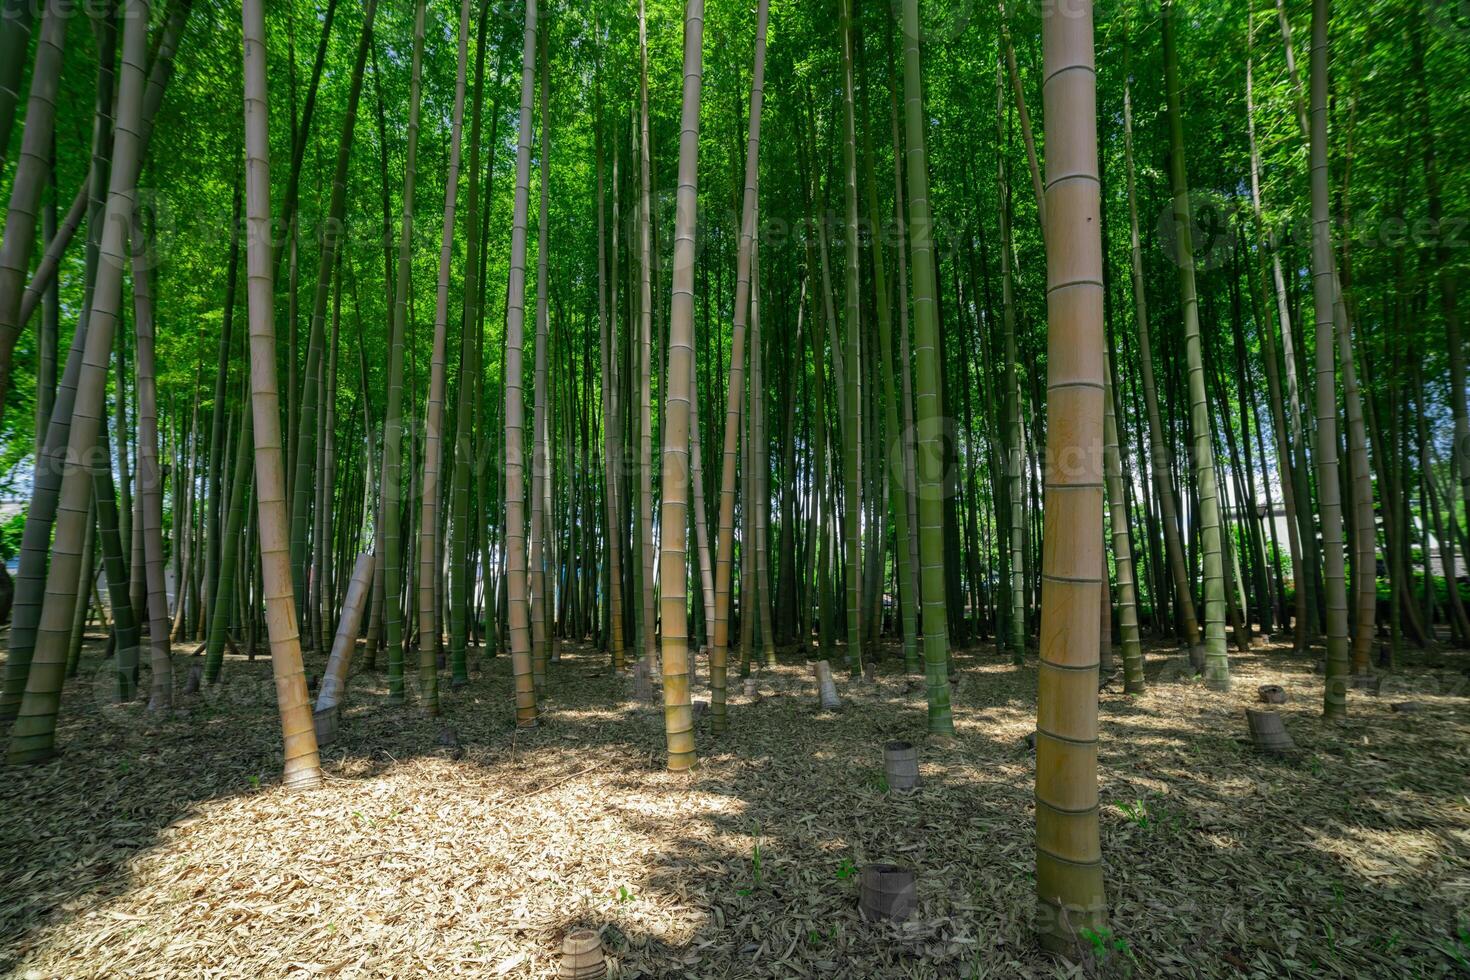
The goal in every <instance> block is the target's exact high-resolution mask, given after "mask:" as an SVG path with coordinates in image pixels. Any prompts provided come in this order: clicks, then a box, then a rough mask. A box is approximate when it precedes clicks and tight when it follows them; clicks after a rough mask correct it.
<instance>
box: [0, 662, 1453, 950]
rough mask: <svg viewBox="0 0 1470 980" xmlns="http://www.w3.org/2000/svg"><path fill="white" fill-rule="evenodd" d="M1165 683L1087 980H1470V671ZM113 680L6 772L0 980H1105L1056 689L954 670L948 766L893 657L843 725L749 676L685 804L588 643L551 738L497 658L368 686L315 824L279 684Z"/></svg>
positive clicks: (1124, 743) (1134, 733)
mask: <svg viewBox="0 0 1470 980" xmlns="http://www.w3.org/2000/svg"><path fill="white" fill-rule="evenodd" d="M179 649H180V651H184V650H185V648H183V647H180V648H179ZM1172 654H1173V651H1172V650H1164V649H1163V648H1159V649H1156V650H1152V651H1150V658H1149V661H1150V666H1151V672H1152V673H1154V674H1155V682H1154V683H1153V684H1152V685H1151V687H1150V689H1149V691H1148V692H1147V693H1146V694H1144V695H1142V696H1139V697H1129V696H1125V695H1123V694H1121V693H1118V691H1117V690H1116V687H1117V686H1118V685H1120V684H1121V681H1120V680H1118V681H1115V682H1114V685H1113V686H1111V687H1109V688H1108V689H1106V690H1104V692H1103V694H1102V719H1103V721H1102V744H1101V760H1100V776H1101V785H1102V799H1103V804H1104V805H1103V810H1102V832H1103V854H1104V859H1105V863H1106V872H1107V879H1108V894H1109V901H1110V904H1111V934H1110V935H1109V936H1108V937H1107V945H1108V947H1109V953H1108V955H1107V956H1106V958H1105V960H1104V961H1103V962H1102V964H1101V966H1100V967H1099V965H1098V964H1096V963H1094V964H1092V965H1090V966H1088V967H1087V968H1086V970H1085V972H1087V973H1089V974H1094V973H1101V974H1102V975H1104V976H1138V977H1152V976H1181V977H1235V976H1251V977H1263V978H1264V977H1270V978H1275V977H1283V976H1312V977H1330V976H1343V977H1367V976H1381V977H1387V976H1395V977H1447V976H1466V975H1467V974H1470V758H1467V750H1470V698H1467V697H1465V696H1464V694H1465V693H1467V692H1466V691H1465V690H1464V685H1462V684H1461V685H1456V684H1454V683H1450V682H1452V681H1453V677H1454V676H1458V677H1461V678H1463V677H1464V674H1463V670H1464V669H1465V668H1466V667H1467V666H1470V658H1467V657H1466V656H1465V655H1464V654H1461V653H1454V652H1449V651H1433V652H1431V653H1429V654H1427V655H1415V656H1413V657H1412V658H1410V663H1409V665H1408V666H1407V667H1406V668H1405V669H1404V670H1403V672H1402V673H1400V674H1398V675H1395V676H1392V677H1390V678H1387V679H1386V680H1385V681H1384V684H1383V692H1382V694H1381V695H1380V696H1378V697H1373V696H1370V695H1368V694H1366V693H1362V692H1356V691H1355V692H1353V693H1352V695H1351V718H1350V720H1349V721H1348V722H1347V723H1345V724H1341V725H1329V724H1326V723H1324V722H1323V721H1322V719H1321V699H1322V682H1321V678H1320V677H1319V676H1317V675H1315V674H1314V673H1313V671H1312V664H1311V661H1310V660H1309V659H1307V658H1301V657H1294V656H1292V655H1291V652H1290V650H1289V648H1286V647H1282V646H1277V647H1273V648H1265V647H1258V649H1257V650H1256V651H1255V652H1254V653H1252V654H1250V655H1245V656H1232V670H1233V671H1234V678H1235V683H1234V688H1233V691H1232V693H1230V694H1228V695H1218V694H1214V693H1211V692H1209V691H1207V690H1205V689H1204V688H1203V686H1201V685H1200V684H1198V683H1196V682H1193V681H1190V680H1187V679H1186V680H1183V681H1174V680H1171V679H1170V674H1171V673H1173V672H1172V671H1170V670H1167V669H1165V670H1163V671H1162V672H1161V671H1160V670H1159V668H1160V667H1165V666H1167V663H1168V657H1169V656H1171V655H1172ZM99 657H100V641H99V642H93V643H89V645H88V650H87V652H86V655H85V658H84V660H83V665H82V671H81V675H80V677H79V678H78V679H77V680H75V681H72V682H71V683H70V684H69V686H68V689H67V691H66V695H65V698H64V701H63V705H62V716H63V721H62V726H61V731H60V743H61V746H62V748H63V755H62V756H61V758H60V759H59V760H57V761H54V762H52V763H50V764H47V765H44V766H41V767H36V768H29V769H21V770H16V769H11V770H7V771H4V772H3V773H0V841H4V846H3V848H0V973H6V972H11V973H13V974H14V975H16V976H21V977H37V978H43V977H44V978H51V977H56V978H63V977H64V978H82V977H99V978H101V977H106V978H117V977H169V978H175V977H232V978H233V977H286V976H296V975H300V976H308V975H326V976H340V977H356V976H396V977H406V976H477V977H485V976H491V977H495V976H504V977H512V978H522V977H551V976H553V975H554V974H555V971H556V965H557V961H558V957H557V951H558V948H559V943H560V940H561V938H562V936H563V934H564V933H565V932H566V931H567V930H568V929H569V928H570V927H572V926H578V925H586V926H590V927H592V928H595V929H599V930H601V932H602V935H603V939H604V944H605V947H606V949H607V950H608V952H609V963H610V966H611V970H610V975H611V976H615V977H623V978H630V977H651V978H666V977H700V978H703V977H797V976H810V977H824V978H826V977H833V978H869V977H1050V976H1067V975H1073V976H1076V975H1080V974H1081V973H1083V972H1084V969H1083V968H1082V967H1076V966H1072V965H1070V964H1066V963H1062V962H1059V961H1055V960H1049V959H1046V958H1044V957H1043V956H1042V955H1041V954H1040V953H1039V952H1038V951H1037V949H1036V946H1035V944H1034V942H1033V940H1032V939H1031V935H1032V925H1031V923H1032V918H1033V908H1034V905H1035V900H1034V894H1033V884H1032V868H1033V852H1032V821H1033V802H1032V799H1033V797H1032V783H1033V768H1034V755H1033V753H1032V751H1031V749H1030V748H1029V747H1028V745H1027V744H1026V742H1025V735H1026V734H1027V733H1028V732H1029V731H1031V730H1032V728H1033V726H1034V718H1035V686H1036V671H1035V668H1034V665H1028V666H1025V667H1020V668H1017V667H1013V666H1011V665H1010V664H1009V662H1007V661H1005V660H1003V659H1001V658H999V657H997V656H996V655H995V652H994V649H993V647H990V646H987V647H986V648H984V649H981V650H975V651H964V652H959V653H957V654H956V658H955V659H956V666H957V667H958V670H959V673H958V677H957V680H956V685H955V705H956V707H955V721H956V727H957V729H958V737H957V738H956V739H955V740H954V741H953V742H951V743H949V744H942V743H939V744H936V743H934V742H931V741H928V740H925V739H924V738H923V737H922V733H923V731H924V717H925V715H924V704H923V692H922V690H921V689H918V688H917V687H910V684H909V679H908V678H906V677H905V676H904V675H903V674H902V672H901V664H900V663H899V660H898V658H897V654H896V651H894V650H891V649H886V650H885V651H884V659H883V661H882V663H881V665H880V668H879V672H878V678H877V682H876V683H875V684H867V683H864V682H862V681H851V680H848V679H847V678H846V677H845V672H843V675H844V676H842V677H840V679H839V688H840V689H841V691H842V695H843V699H844V702H845V703H844V707H843V708H842V710H841V711H838V712H824V711H819V710H817V705H816V701H817V697H816V685H815V682H814V680H813V679H812V676H811V674H810V672H809V671H808V670H807V669H806V668H805V667H804V666H801V665H798V664H796V663H791V662H787V663H783V664H782V665H781V666H780V667H778V668H775V669H774V670H762V671H760V672H759V673H758V675H757V676H758V679H759V689H760V692H761V696H760V697H759V698H756V699H751V698H747V697H745V696H744V695H743V693H741V691H740V684H739V681H738V679H736V678H733V677H732V686H731V687H732V692H731V693H732V698H731V714H730V719H731V732H730V733H729V734H728V735H727V736H725V737H723V738H722V739H720V740H719V741H715V740H714V739H713V738H712V737H711V736H710V735H709V732H708V720H707V719H703V720H700V721H699V722H698V727H699V751H700V753H701V756H700V762H699V766H698V768H697V769H696V770H694V771H693V772H692V773H689V774H683V775H674V774H670V773H667V772H665V771H664V770H663V768H662V760H663V754H664V753H663V733H662V727H661V726H662V713H661V711H658V710H655V709H654V708H651V707H648V706H643V705H640V704H638V703H636V702H635V701H633V700H632V690H631V685H630V683H629V682H628V680H627V678H623V677H615V676H612V675H611V674H610V673H609V671H608V669H607V660H606V658H605V657H604V656H603V655H601V654H598V653H596V652H595V651H593V650H591V649H588V648H585V647H575V646H571V647H567V648H566V649H565V652H564V655H563V658H562V660H561V662H560V663H557V664H554V665H552V666H551V668H550V682H549V684H550V695H549V697H548V698H547V700H546V703H545V713H544V715H543V724H542V726H541V727H540V728H538V729H536V730H534V731H528V732H517V731H515V730H514V728H513V727H512V722H511V712H510V707H511V700H510V693H509V691H510V686H509V669H510V664H509V659H508V658H507V657H504V656H502V657H499V658H495V659H491V660H486V661H485V662H484V663H483V664H482V665H480V666H481V668H482V669H480V670H478V671H476V672H475V674H474V678H473V681H472V683H471V684H470V685H469V686H468V687H466V688H464V689H462V690H458V691H450V690H448V689H447V684H446V685H445V689H444V691H443V695H442V697H443V704H444V711H445V714H444V718H443V719H427V718H423V717H420V715H419V713H418V711H417V710H416V708H415V707H414V705H413V703H412V698H411V699H410V704H409V706H408V707H407V708H394V707H391V706H389V705H388V704H387V703H386V700H385V694H386V688H385V681H384V677H383V675H382V674H371V673H369V674H361V675H358V676H357V677H355V678H354V680H353V683H352V686H351V689H350V692H349V696H348V700H347V710H346V712H345V714H344V716H343V719H342V726H341V732H340V735H339V738H338V740H337V741H336V742H335V743H334V744H333V745H331V746H330V747H328V748H327V749H325V750H324V752H323V763H324V769H325V772H326V782H325V785H324V787H323V788H322V789H320V790H316V791H311V792H306V793H301V794H291V793H288V792H286V791H285V790H283V789H282V788H281V787H280V785H279V781H278V780H279V771H280V729H279V726H278V720H277V715H276V712H275V709H274V705H273V686H272V684H271V682H270V666H269V663H268V662H267V661H266V660H265V659H261V660H259V661H257V662H254V663H248V662H246V661H244V660H236V659H232V660H230V661H229V662H228V663H227V665H226V674H225V680H224V681H223V682H222V683H221V684H220V685H219V686H217V687H215V688H210V689H206V690H205V692H204V693H202V694H198V695H193V696H181V697H180V698H179V700H178V710H177V711H176V712H175V713H174V714H173V715H172V716H171V717H170V718H168V719H158V718H150V717H148V716H147V714H146V713H145V711H144V708H143V707H142V706H141V704H130V705H126V706H114V705H111V704H110V703H108V699H107V694H108V690H109V688H108V684H107V680H106V673H105V671H102V670H101V669H100V667H101V665H100V663H99ZM474 659H478V658H477V657H476V658H474ZM793 659H794V658H793ZM177 663H178V673H179V674H180V676H182V675H184V674H185V673H187V665H186V662H185V660H184V658H183V657H180V658H179V659H178V661H177ZM310 666H312V668H313V669H318V670H319V666H320V661H319V658H311V660H310ZM1445 670H1451V671H1453V672H1454V675H1453V676H1450V677H1449V682H1447V680H1446V675H1445V674H1444V671H1445ZM1266 683H1274V684H1280V685H1282V686H1283V687H1285V688H1286V689H1287V691H1288V692H1289V695H1290V701H1289V702H1288V703H1287V704H1286V705H1285V706H1284V707H1283V708H1282V709H1281V711H1282V713H1283V715H1284V717H1285V721H1286V725H1287V728H1288V730H1289V732H1290V733H1291V735H1292V737H1293V738H1294V739H1295V740H1296V742H1297V745H1298V746H1299V747H1300V749H1301V750H1302V751H1301V753H1300V755H1299V756H1297V757H1295V758H1292V759H1289V760H1285V761H1282V760H1276V759H1269V758H1263V757H1261V756H1259V755H1258V754H1256V752H1255V751H1254V750H1253V749H1252V748H1251V746H1250V745H1249V742H1248V739H1247V736H1246V725H1245V717H1244V709H1245V708H1246V707H1248V706H1250V705H1252V704H1253V703H1254V702H1255V699H1256V690H1257V687H1258V685H1261V684H1266ZM1456 686H1459V687H1460V688H1461V690H1460V692H1459V693H1456V692H1455V690H1454V688H1455V687H1456ZM696 696H697V697H701V696H702V697H707V696H708V695H707V693H705V689H704V688H703V686H702V685H701V687H700V688H698V690H697V694H696ZM1409 699H1412V700H1414V701H1417V702H1419V704H1420V710H1418V711H1417V712H1412V713H1400V712H1395V711H1393V710H1392V709H1391V703H1392V702H1398V701H1404V700H1409ZM446 726H452V729H453V731H452V733H451V732H446V731H445V729H446ZM892 738H908V739H912V740H913V741H915V742H916V744H917V745H918V747H919V751H920V759H921V762H922V773H923V786H922V788H920V789H919V790H918V791H917V792H916V793H914V794H912V795H909V796H900V795H897V794H890V793H887V792H885V783H884V781H883V765H882V745H883V742H884V741H886V740H888V739H892ZM446 742H447V743H450V744H443V743H446ZM877 860H890V861H897V862H901V863H903V864H907V865H910V866H912V867H913V868H915V869H916V871H917V875H918V912H917V914H916V915H915V916H914V917H913V918H912V919H911V920H910V921H909V922H908V923H906V924H904V925H903V926H889V925H871V924H867V923H865V922H864V921H863V920H862V919H861V918H860V917H859V915H858V912H857V907H856V906H857V896H858V875H857V873H856V870H857V869H860V868H861V867H862V866H863V865H864V864H866V863H868V862H872V861H877Z"/></svg>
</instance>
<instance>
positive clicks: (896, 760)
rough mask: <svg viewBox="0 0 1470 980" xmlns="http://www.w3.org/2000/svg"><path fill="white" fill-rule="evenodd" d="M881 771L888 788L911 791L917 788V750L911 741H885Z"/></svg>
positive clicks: (901, 791) (905, 791)
mask: <svg viewBox="0 0 1470 980" xmlns="http://www.w3.org/2000/svg"><path fill="white" fill-rule="evenodd" d="M883 773H884V778H886V779H887V780H888V788H889V789H890V790H892V791H896V792H899V793H911V792H913V791H914V790H916V789H918V788H919V750H918V749H916V748H914V746H913V743H911V742H885V743H884V745H883Z"/></svg>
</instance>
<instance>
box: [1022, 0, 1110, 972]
mask: <svg viewBox="0 0 1470 980" xmlns="http://www.w3.org/2000/svg"><path fill="white" fill-rule="evenodd" d="M1042 62H1043V68H1042V78H1044V79H1045V81H1044V82H1043V84H1042V102H1043V108H1044V110H1045V113H1044V114H1045V118H1046V210H1047V222H1048V224H1047V229H1046V242H1047V250H1046V251H1047V256H1046V273H1047V274H1046V288H1047V412H1048V415H1049V424H1048V426H1047V443H1046V461H1045V462H1046V470H1045V478H1046V497H1045V502H1044V508H1045V510H1044V513H1045V515H1046V529H1047V531H1046V537H1045V542H1044V546H1043V551H1042V559H1041V574H1042V586H1041V650H1040V654H1041V660H1040V672H1039V676H1038V679H1037V684H1038V692H1037V705H1036V897H1037V900H1038V903H1039V907H1038V909H1037V931H1038V933H1039V936H1038V938H1039V939H1040V941H1041V945H1042V947H1043V948H1045V949H1047V950H1050V951H1053V952H1058V953H1063V954H1070V955H1071V956H1072V957H1073V958H1075V957H1076V955H1077V953H1078V951H1079V949H1080V948H1083V947H1085V946H1086V945H1087V941H1086V939H1084V938H1083V937H1084V936H1086V935H1087V930H1092V931H1093V932H1094V933H1097V932H1099V931H1100V930H1102V929H1103V928H1104V927H1105V924H1106V920H1107V906H1106V900H1105V896H1104V894H1103V871H1102V849H1101V843H1100V840H1099V834H1098V812H1097V808H1098V792H1097V727H1098V726H1097V679H1098V652H1099V651H1098V605H1099V595H1098V592H1099V590H1100V589H1101V588H1102V582H1101V581H1100V578H1099V573H1100V572H1101V570H1102V567H1103V564H1102V509H1103V474H1102V466H1101V464H1102V456H1103V454H1102V453H1101V452H1099V451H1098V450H1099V449H1100V448H1101V446H1102V444H1103V417H1104V415H1103V397H1104V378H1105V368H1104V361H1103V356H1104V355H1103V351H1104V339H1103V286H1102V239H1101V234H1100V229H1099V224H1100V221H1099V215H1100V187H1099V180H1098V169H1097V123H1096V120H1097V92H1096V86H1097V70H1096V68H1095V66H1094V62H1093V41H1092V4H1091V3H1089V2H1086V0H1083V2H1081V3H1077V4H1074V5H1071V6H1068V7H1066V8H1065V9H1064V8H1062V7H1055V8H1051V10H1050V11H1048V12H1047V13H1046V14H1044V15H1043V16H1042Z"/></svg>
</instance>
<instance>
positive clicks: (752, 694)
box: [744, 677, 760, 698]
mask: <svg viewBox="0 0 1470 980" xmlns="http://www.w3.org/2000/svg"><path fill="white" fill-rule="evenodd" d="M744 688H745V696H746V697H748V698H756V697H760V692H759V691H758V690H756V683H755V678H754V677H747V678H746V679H745V684H744Z"/></svg>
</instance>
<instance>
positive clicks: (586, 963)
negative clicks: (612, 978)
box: [556, 929, 607, 980]
mask: <svg viewBox="0 0 1470 980" xmlns="http://www.w3.org/2000/svg"><path fill="white" fill-rule="evenodd" d="M556 975H557V976H558V977H562V978H564V980H601V978H602V977H605V976H607V958H606V957H605V956H604V955H603V952H602V939H601V938H600V937H599V936H598V935H597V933H595V932H593V931H592V930H591V929H573V930H572V931H571V932H569V933H567V934H566V936H564V937H563V938H562V941H561V965H560V966H558V967H557V971H556Z"/></svg>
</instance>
